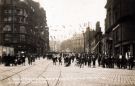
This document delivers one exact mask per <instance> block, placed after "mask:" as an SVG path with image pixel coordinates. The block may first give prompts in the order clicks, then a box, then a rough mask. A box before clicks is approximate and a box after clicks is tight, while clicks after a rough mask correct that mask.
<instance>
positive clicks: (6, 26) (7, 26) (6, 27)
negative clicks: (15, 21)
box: [3, 25, 11, 31]
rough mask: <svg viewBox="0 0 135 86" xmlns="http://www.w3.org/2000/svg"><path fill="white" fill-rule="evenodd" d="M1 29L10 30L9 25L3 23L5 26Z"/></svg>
mask: <svg viewBox="0 0 135 86" xmlns="http://www.w3.org/2000/svg"><path fill="white" fill-rule="evenodd" d="M3 31H11V26H10V25H5V27H4V28H3Z"/></svg>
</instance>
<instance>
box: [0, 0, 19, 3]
mask: <svg viewBox="0 0 135 86" xmlns="http://www.w3.org/2000/svg"><path fill="white" fill-rule="evenodd" d="M17 1H18V0H0V4H16V3H17Z"/></svg>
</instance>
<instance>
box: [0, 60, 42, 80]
mask: <svg viewBox="0 0 135 86" xmlns="http://www.w3.org/2000/svg"><path fill="white" fill-rule="evenodd" d="M43 63H44V62H42V64H43ZM37 65H38V64H33V65H31V66H29V67H27V68H24V69H21V70H20V71H17V72H15V73H14V72H13V71H12V70H13V69H10V70H5V71H2V72H1V73H4V72H12V73H13V74H11V75H8V76H7V77H5V78H1V79H0V81H4V80H6V79H9V78H11V77H13V76H15V75H17V74H19V73H21V72H23V71H26V70H28V69H30V68H32V67H34V66H37ZM14 69H16V68H14Z"/></svg>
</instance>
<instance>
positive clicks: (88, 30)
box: [84, 27, 96, 53]
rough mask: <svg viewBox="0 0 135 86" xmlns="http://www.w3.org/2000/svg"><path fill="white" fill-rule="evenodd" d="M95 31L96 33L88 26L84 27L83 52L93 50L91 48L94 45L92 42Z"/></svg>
mask: <svg viewBox="0 0 135 86" xmlns="http://www.w3.org/2000/svg"><path fill="white" fill-rule="evenodd" d="M95 33H96V31H95V30H92V29H91V28H90V27H87V28H86V32H85V35H84V36H85V37H84V38H85V52H88V53H92V52H93V51H92V50H91V49H92V48H93V47H94V45H93V44H92V43H93V41H94V40H95ZM91 44H92V45H91ZM91 51H92V52H91Z"/></svg>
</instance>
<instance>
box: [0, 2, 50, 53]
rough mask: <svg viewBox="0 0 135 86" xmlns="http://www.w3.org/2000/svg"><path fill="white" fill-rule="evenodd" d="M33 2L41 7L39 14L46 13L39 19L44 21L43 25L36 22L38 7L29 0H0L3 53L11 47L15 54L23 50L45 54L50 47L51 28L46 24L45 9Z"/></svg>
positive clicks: (0, 41)
mask: <svg viewBox="0 0 135 86" xmlns="http://www.w3.org/2000/svg"><path fill="white" fill-rule="evenodd" d="M28 1H31V0H28ZM31 2H33V3H34V4H35V5H37V8H39V15H40V14H43V15H44V16H43V17H42V19H43V20H39V21H41V22H42V24H41V25H38V24H36V23H37V22H35V21H36V18H35V15H36V14H38V13H37V11H36V10H37V9H36V8H35V7H33V6H32V5H29V2H27V0H24V1H21V0H0V45H1V47H2V49H1V50H2V53H3V52H7V50H8V48H9V49H10V48H11V49H12V50H14V52H15V54H17V53H18V54H19V53H21V52H23V53H27V54H28V53H30V54H33V53H36V54H43V53H45V52H46V51H47V49H48V48H49V47H48V46H49V32H48V29H49V28H48V27H47V24H46V15H45V11H44V10H43V9H41V8H40V7H39V6H38V3H36V2H34V1H31ZM41 22H40V23H41ZM4 48H6V50H4ZM8 53H9V52H8Z"/></svg>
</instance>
